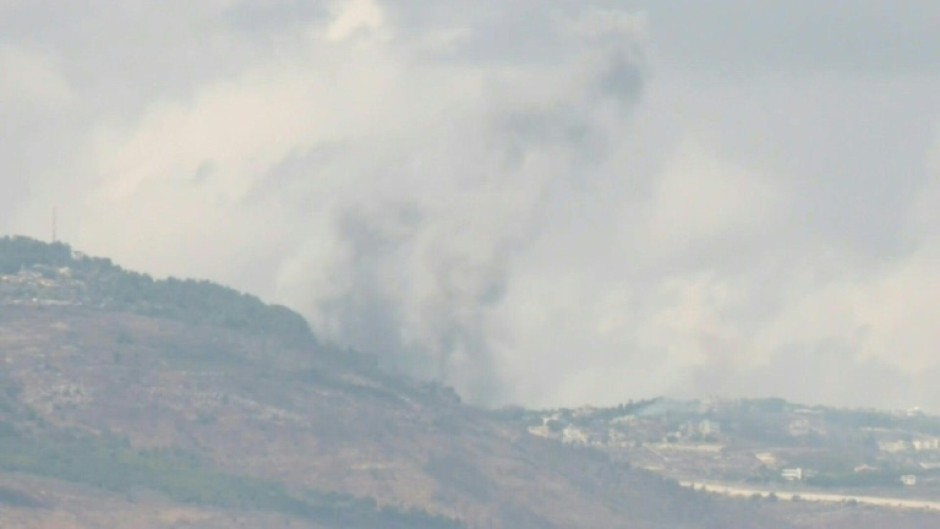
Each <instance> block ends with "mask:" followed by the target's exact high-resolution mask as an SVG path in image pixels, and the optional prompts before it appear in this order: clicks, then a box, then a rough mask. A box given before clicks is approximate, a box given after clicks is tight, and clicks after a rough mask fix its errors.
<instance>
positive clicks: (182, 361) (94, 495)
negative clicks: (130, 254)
mask: <svg viewBox="0 0 940 529" xmlns="http://www.w3.org/2000/svg"><path fill="white" fill-rule="evenodd" d="M348 355H352V353H349V352H346V351H342V350H340V349H338V348H335V347H331V346H329V345H328V344H324V343H321V342H318V341H317V340H315V339H314V337H313V335H312V334H311V333H310V330H309V328H308V326H307V325H306V323H305V322H304V321H303V319H302V318H301V317H300V316H299V315H297V314H295V313H293V312H291V311H289V310H288V309H285V308H283V307H275V306H269V305H266V304H264V303H263V302H261V301H260V300H258V299H257V298H254V297H252V296H247V295H244V294H240V293H238V292H236V291H234V290H231V289H228V288H225V287H221V286H218V285H213V284H211V283H208V282H202V281H191V280H177V279H170V280H154V279H152V278H149V277H147V276H146V275H143V274H138V273H134V272H129V271H126V270H123V269H121V268H120V267H118V266H116V265H114V264H113V263H111V262H110V261H109V260H107V259H100V258H90V257H86V256H83V255H81V254H79V253H77V252H75V251H73V250H72V249H71V248H69V247H68V246H67V245H64V244H45V243H41V242H38V241H34V240H31V239H26V238H4V239H0V366H2V370H0V527H24V528H34V529H40V528H50V529H51V528H56V529H59V528H63V527H68V528H78V529H84V528H93V527H95V528H96V527H109V528H128V529H130V528H135V529H137V528H151V529H158V528H159V529H163V528H171V527H174V528H175V527H200V528H223V527H245V528H265V529H267V528H273V529H281V528H288V527H290V528H295V529H296V528H310V529H340V528H353V529H371V528H376V529H379V528H383V529H396V528H401V529H405V528H411V529H457V528H466V529H474V528H486V529H510V528H512V529H553V528H554V529H575V528H578V529H580V528H605V529H607V528H622V529H666V528H669V529H719V528H721V529H723V528H728V527H735V528H740V529H749V528H753V529H756V528H764V527H773V528H775V529H788V528H792V529H796V528H801V529H816V528H822V527H832V528H842V527H845V528H848V527H866V525H865V522H866V520H876V521H877V523H878V524H880V525H878V526H870V527H889V526H890V527H892V528H893V529H902V528H904V527H911V528H913V527H927V526H928V525H923V523H925V522H924V520H934V521H935V518H923V517H920V515H915V514H910V513H893V512H890V511H889V512H887V513H886V512H884V511H877V512H875V511H867V510H866V509H867V508H865V507H857V508H856V509H855V510H854V511H852V512H851V514H852V516H842V517H833V516H832V510H831V509H829V510H819V509H818V508H817V507H815V506H811V505H809V504H805V505H798V504H788V505H786V506H783V505H780V504H779V503H782V502H779V503H778V502H772V501H769V500H761V501H755V500H732V499H727V498H722V497H718V496H712V495H708V494H704V493H701V492H698V491H694V490H690V489H688V488H683V487H681V486H679V485H678V483H676V482H675V481H673V480H672V479H667V478H663V477H661V476H659V475H657V474H655V473H653V472H650V471H648V470H645V469H642V468H639V467H638V465H636V464H634V462H632V461H630V460H629V459H618V458H616V457H612V456H611V455H610V454H608V453H605V452H604V451H602V450H599V449H597V448H595V447H593V446H591V445H589V444H586V445H583V446H582V445H577V444H573V443H566V442H562V441H559V440H556V439H554V438H551V436H543V435H537V434H534V433H532V432H531V431H530V430H531V429H532V428H537V427H541V426H543V425H549V426H548V427H549V428H551V429H553V430H552V432H554V431H555V430H554V429H557V428H561V430H559V431H563V430H564V428H567V427H569V426H571V424H575V426H578V427H579V428H582V429H584V428H586V426H585V425H588V424H595V423H597V424H599V422H597V421H607V422H610V421H614V420H616V419H617V418H618V417H621V416H626V415H630V414H634V413H640V412H641V411H642V410H646V409H652V408H651V407H653V406H655V405H657V403H659V404H663V403H661V402H660V401H644V402H642V403H636V404H631V405H625V406H621V407H618V408H615V409H611V410H607V411H604V412H603V413H600V414H599V415H597V414H595V415H594V416H591V417H587V416H585V417H586V418H585V419H584V420H583V421H582V420H581V419H580V418H579V417H581V416H580V415H578V413H577V412H575V411H571V412H570V413H568V414H565V413H561V414H560V415H559V416H558V418H557V419H551V418H549V419H545V415H544V413H543V412H534V411H529V410H524V409H513V410H503V411H498V412H497V411H491V410H482V409H478V408H474V407H471V406H467V405H464V404H462V403H461V402H460V401H459V399H458V398H457V397H456V395H455V394H454V393H453V391H452V390H450V389H449V388H445V387H442V386H440V385H439V384H434V383H427V382H419V381H414V380H410V379H407V378H401V377H397V376H393V375H389V374H384V373H381V372H379V371H378V370H377V369H375V367H374V366H373V365H372V364H370V363H368V362H363V361H360V360H361V358H365V357H364V356H363V357H357V356H355V355H352V356H351V357H350V356H348ZM552 420H556V421H557V424H556V423H554V422H552V423H550V421H552ZM578 421H581V422H578ZM549 423H550V424H549ZM582 423H583V425H582ZM553 435H554V434H553ZM924 516H927V515H924ZM905 524H906V525H905ZM918 524H920V525H918Z"/></svg>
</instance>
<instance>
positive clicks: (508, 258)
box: [0, 0, 940, 411]
mask: <svg viewBox="0 0 940 529" xmlns="http://www.w3.org/2000/svg"><path fill="white" fill-rule="evenodd" d="M850 4H851V7H850V8H849V4H848V3H844V2H831V3H825V4H820V3H818V2H802V1H797V2H789V3H787V4H786V10H785V11H781V10H779V9H776V8H767V7H766V6H763V7H761V8H760V9H757V8H755V7H753V6H751V3H748V2H743V1H739V0H721V1H718V2H710V3H708V4H707V6H706V5H705V4H704V3H702V2H692V1H680V2H669V3H666V2H644V1H640V0H622V1H617V0H596V1H580V0H579V1H567V0H561V1H558V2H552V3H545V2H542V1H536V0H515V1H508V2H507V1H497V0H481V1H479V2H472V3H470V2H463V1H460V2H458V1H456V0H454V1H450V0H441V1H434V2H431V1H428V0H394V1H393V0H387V1H380V0H335V1H323V2H293V1H289V0H274V1H256V0H225V1H218V2H161V3H159V5H158V4H147V3H125V2H117V1H115V0H101V1H98V2H92V3H90V4H89V3H85V4H84V5H82V6H78V5H73V4H71V3H70V4H63V3H61V2H42V1H35V2H28V3H26V2H4V1H3V0H0V123H3V126H2V127H0V182H2V184H3V186H4V192H3V193H0V210H2V211H3V214H2V215H0V229H2V230H4V231H14V232H20V233H26V234H30V235H34V236H39V237H43V238H47V237H48V234H49V230H50V226H49V217H50V212H51V210H52V208H53V207H56V206H57V207H58V210H59V219H60V233H61V235H62V236H63V237H64V238H65V239H66V240H67V241H69V242H71V243H72V244H74V245H75V246H77V247H81V248H83V249H85V250H86V251H88V252H90V253H95V254H103V255H108V256H111V257H113V258H114V259H116V260H117V261H119V262H121V263H122V264H125V265H127V266H129V267H133V268H137V269H141V270H144V271H148V272H151V273H154V274H158V275H163V274H173V275H177V276H181V275H185V276H196V277H204V278H210V279H213V280H217V281H221V282H225V283H229V284H232V285H234V286H236V287H238V288H243V289H246V290H249V291H252V292H255V293H257V294H259V295H262V296H264V297H266V298H268V299H271V300H273V301H278V302H282V303H287V304H289V305H290V306H292V307H294V308H296V309H297V310H299V311H301V312H303V313H304V314H305V315H306V316H307V317H308V318H309V319H310V321H311V322H312V324H313V326H314V327H315V329H316V330H317V332H318V333H319V334H320V335H322V336H323V337H325V338H327V339H330V340H334V341H336V342H339V343H341V344H344V345H348V346H352V347H355V348H359V349H363V350H367V351H370V352H373V353H376V354H378V355H379V356H380V358H381V359H382V361H383V363H385V364H386V365H387V366H389V367H392V368H395V369H399V370H402V371H404V372H407V373H411V374H414V375H417V376H421V377H429V378H435V379H440V380H443V381H445V382H447V383H449V384H453V385H455V386H456V387H457V389H458V390H459V391H460V392H461V394H463V395H464V396H465V397H466V398H468V399H469V400H473V401H476V402H483V403H489V404H497V403H503V402H522V403H526V404H531V405H556V404H568V405H571V404H580V403H585V402H592V403H598V404H603V403H613V402H618V401H624V400H627V399H630V398H640V397H648V396H652V395H657V394H662V393H668V394H673V395H679V396H709V395H722V396H738V395H748V396H759V395H779V396H784V397H789V398H794V399H799V400H809V401H822V402H827V403H836V404H852V405H862V404H863V405H877V406H909V405H920V406H922V407H925V408H930V407H931V404H930V403H931V402H940V401H938V400H937V399H938V397H940V389H938V388H940V385H937V384H935V383H934V382H933V381H934V380H935V378H936V377H935V376H934V375H935V374H937V373H938V372H940V361H938V360H937V359H936V358H935V355H934V352H933V351H934V347H935V344H936V343H940V331H938V329H940V325H937V322H938V321H940V312H938V308H937V304H936V303H935V302H934V298H935V295H933V294H934V293H935V292H936V291H937V288H940V267H938V266H937V263H938V262H940V238H938V236H937V234H938V233H940V218H938V215H937V213H936V212H937V211H940V188H938V185H937V182H938V177H940V165H938V163H940V141H938V137H937V133H936V131H937V125H938V123H940V95H938V94H940V71H938V69H937V68H936V65H937V64H940V60H938V59H940V57H938V53H940V52H938V50H940V34H938V33H937V32H936V31H935V24H933V23H932V22H931V21H936V20H938V19H940V7H931V6H929V5H928V4H929V3H920V4H918V7H914V4H913V3H912V4H910V5H907V4H905V5H904V6H897V7H896V8H894V9H892V10H891V11H890V12H886V11H885V10H884V9H883V3H881V2H874V1H871V2H869V1H856V2H851V3H850ZM781 5H783V4H781ZM902 34H903V35H904V36H905V38H904V39H903V40H901V39H900V36H901V35H902ZM936 411H940V409H937V410H936Z"/></svg>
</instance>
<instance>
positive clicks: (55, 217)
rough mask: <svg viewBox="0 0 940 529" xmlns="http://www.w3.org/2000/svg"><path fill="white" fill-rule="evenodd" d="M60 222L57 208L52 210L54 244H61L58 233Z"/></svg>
mask: <svg viewBox="0 0 940 529" xmlns="http://www.w3.org/2000/svg"><path fill="white" fill-rule="evenodd" d="M58 220H59V219H58V211H57V210H56V208H52V242H53V243H57V242H59V240H58V237H59V234H58V233H57V231H58Z"/></svg>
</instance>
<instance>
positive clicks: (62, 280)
mask: <svg viewBox="0 0 940 529" xmlns="http://www.w3.org/2000/svg"><path fill="white" fill-rule="evenodd" d="M84 290H85V284H84V283H82V282H81V281H79V280H77V279H75V278H73V277H72V271H71V269H69V268H67V267H62V268H55V267H50V266H44V265H34V266H32V267H29V268H24V269H22V270H20V271H19V273H16V274H2V275H0V302H2V303H7V304H21V303H30V304H38V305H70V304H77V303H79V302H80V300H81V299H82V296H83V292H84Z"/></svg>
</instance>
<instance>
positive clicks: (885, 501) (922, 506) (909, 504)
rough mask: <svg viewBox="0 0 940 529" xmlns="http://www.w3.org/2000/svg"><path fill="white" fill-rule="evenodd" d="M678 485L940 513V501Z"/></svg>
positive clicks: (726, 492) (735, 493)
mask: <svg viewBox="0 0 940 529" xmlns="http://www.w3.org/2000/svg"><path fill="white" fill-rule="evenodd" d="M679 484H680V485H682V486H683V487H689V488H695V489H697V490H702V491H706V492H711V493H714V494H721V495H724V496H736V497H751V496H754V495H755V494H759V495H761V496H767V495H768V494H770V493H773V494H775V495H776V496H777V498H778V499H780V500H784V501H793V499H794V497H795V498H796V499H797V500H800V501H818V502H824V503H844V502H849V501H853V500H854V501H856V502H858V503H862V504H865V505H874V506H878V507H891V508H896V509H918V510H930V511H940V501H930V500H914V499H902V498H890V497H885V496H862V495H856V494H833V493H828V492H806V491H789V490H788V491H779V490H768V489H756V488H745V487H739V486H736V485H725V484H721V483H703V482H697V481H680V482H679Z"/></svg>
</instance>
